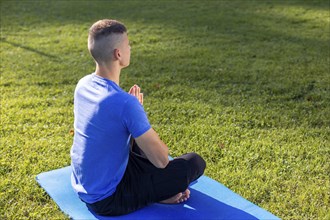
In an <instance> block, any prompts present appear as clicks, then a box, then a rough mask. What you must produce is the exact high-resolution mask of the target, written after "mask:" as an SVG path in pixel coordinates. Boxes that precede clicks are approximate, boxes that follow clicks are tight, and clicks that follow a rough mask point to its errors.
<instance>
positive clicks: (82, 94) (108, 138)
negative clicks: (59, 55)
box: [71, 74, 150, 203]
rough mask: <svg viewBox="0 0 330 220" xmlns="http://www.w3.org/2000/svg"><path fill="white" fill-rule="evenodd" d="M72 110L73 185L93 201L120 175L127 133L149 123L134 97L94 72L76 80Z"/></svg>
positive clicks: (103, 195) (110, 188) (107, 193)
mask: <svg viewBox="0 0 330 220" xmlns="http://www.w3.org/2000/svg"><path fill="white" fill-rule="evenodd" d="M74 114H75V122H74V127H75V137H74V142H73V146H72V149H71V159H72V168H73V175H72V185H73V187H74V189H75V190H76V191H77V192H78V193H79V195H80V197H81V198H82V199H83V200H84V201H85V202H88V203H94V202H96V201H99V200H101V199H104V198H106V197H108V196H110V195H111V194H112V193H113V192H114V191H115V189H116V186H117V184H118V183H119V182H120V180H121V179H122V176H123V174H124V172H125V169H126V165H127V161H128V155H129V140H130V134H132V135H133V137H134V136H139V135H140V134H142V133H144V132H145V131H147V130H148V129H149V128H150V124H149V122H148V120H147V117H146V115H145V113H144V110H143V108H142V106H141V105H140V103H139V102H138V101H137V99H136V98H134V97H133V96H131V95H129V94H128V93H126V92H125V91H123V90H122V89H121V88H120V87H119V86H118V85H117V84H116V83H114V82H113V81H111V80H107V79H104V78H102V77H99V76H97V75H95V74H91V75H88V76H85V77H84V78H82V79H81V80H80V81H79V83H78V85H77V87H76V91H75V97H74Z"/></svg>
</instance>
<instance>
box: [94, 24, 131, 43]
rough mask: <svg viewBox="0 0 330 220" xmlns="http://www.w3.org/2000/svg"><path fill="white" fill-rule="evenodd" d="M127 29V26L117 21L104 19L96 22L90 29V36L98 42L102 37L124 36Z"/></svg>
mask: <svg viewBox="0 0 330 220" xmlns="http://www.w3.org/2000/svg"><path fill="white" fill-rule="evenodd" d="M126 32H127V29H126V27H125V25H124V24H123V23H121V22H119V21H116V20H110V19H103V20H99V21H97V22H95V23H94V24H93V25H92V27H91V28H90V29H89V36H91V37H93V38H94V39H95V40H97V39H98V38H100V37H107V36H108V35H110V34H112V33H117V34H123V33H126Z"/></svg>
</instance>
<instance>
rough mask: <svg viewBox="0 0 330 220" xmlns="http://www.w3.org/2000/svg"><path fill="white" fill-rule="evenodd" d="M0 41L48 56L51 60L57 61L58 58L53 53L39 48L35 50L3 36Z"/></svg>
mask: <svg viewBox="0 0 330 220" xmlns="http://www.w3.org/2000/svg"><path fill="white" fill-rule="evenodd" d="M1 42H4V43H7V44H10V45H11V46H14V47H18V48H22V49H24V50H27V51H30V52H33V53H36V54H39V55H40V56H44V57H47V58H50V59H52V60H53V61H57V62H58V60H59V57H57V56H55V55H52V54H49V53H45V52H43V51H41V50H37V49H35V48H32V47H29V46H25V45H22V44H19V43H16V42H12V41H8V40H6V39H5V38H1Z"/></svg>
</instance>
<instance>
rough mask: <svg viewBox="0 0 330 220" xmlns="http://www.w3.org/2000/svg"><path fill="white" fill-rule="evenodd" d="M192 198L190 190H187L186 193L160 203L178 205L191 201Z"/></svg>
mask: <svg viewBox="0 0 330 220" xmlns="http://www.w3.org/2000/svg"><path fill="white" fill-rule="evenodd" d="M189 197H190V190H189V189H186V190H185V191H184V192H182V193H178V194H176V195H175V196H173V197H171V198H169V199H165V200H163V201H160V203H165V204H177V203H181V202H185V201H187V200H188V199H189Z"/></svg>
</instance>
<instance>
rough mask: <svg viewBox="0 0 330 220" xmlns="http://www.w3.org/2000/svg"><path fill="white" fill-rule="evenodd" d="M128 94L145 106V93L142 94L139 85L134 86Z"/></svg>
mask: <svg viewBox="0 0 330 220" xmlns="http://www.w3.org/2000/svg"><path fill="white" fill-rule="evenodd" d="M128 93H129V94H131V95H132V96H135V97H136V98H137V99H138V100H139V102H140V103H141V105H143V93H141V89H140V87H139V86H138V85H136V84H135V85H134V86H132V87H131V89H130V90H129V92H128Z"/></svg>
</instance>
